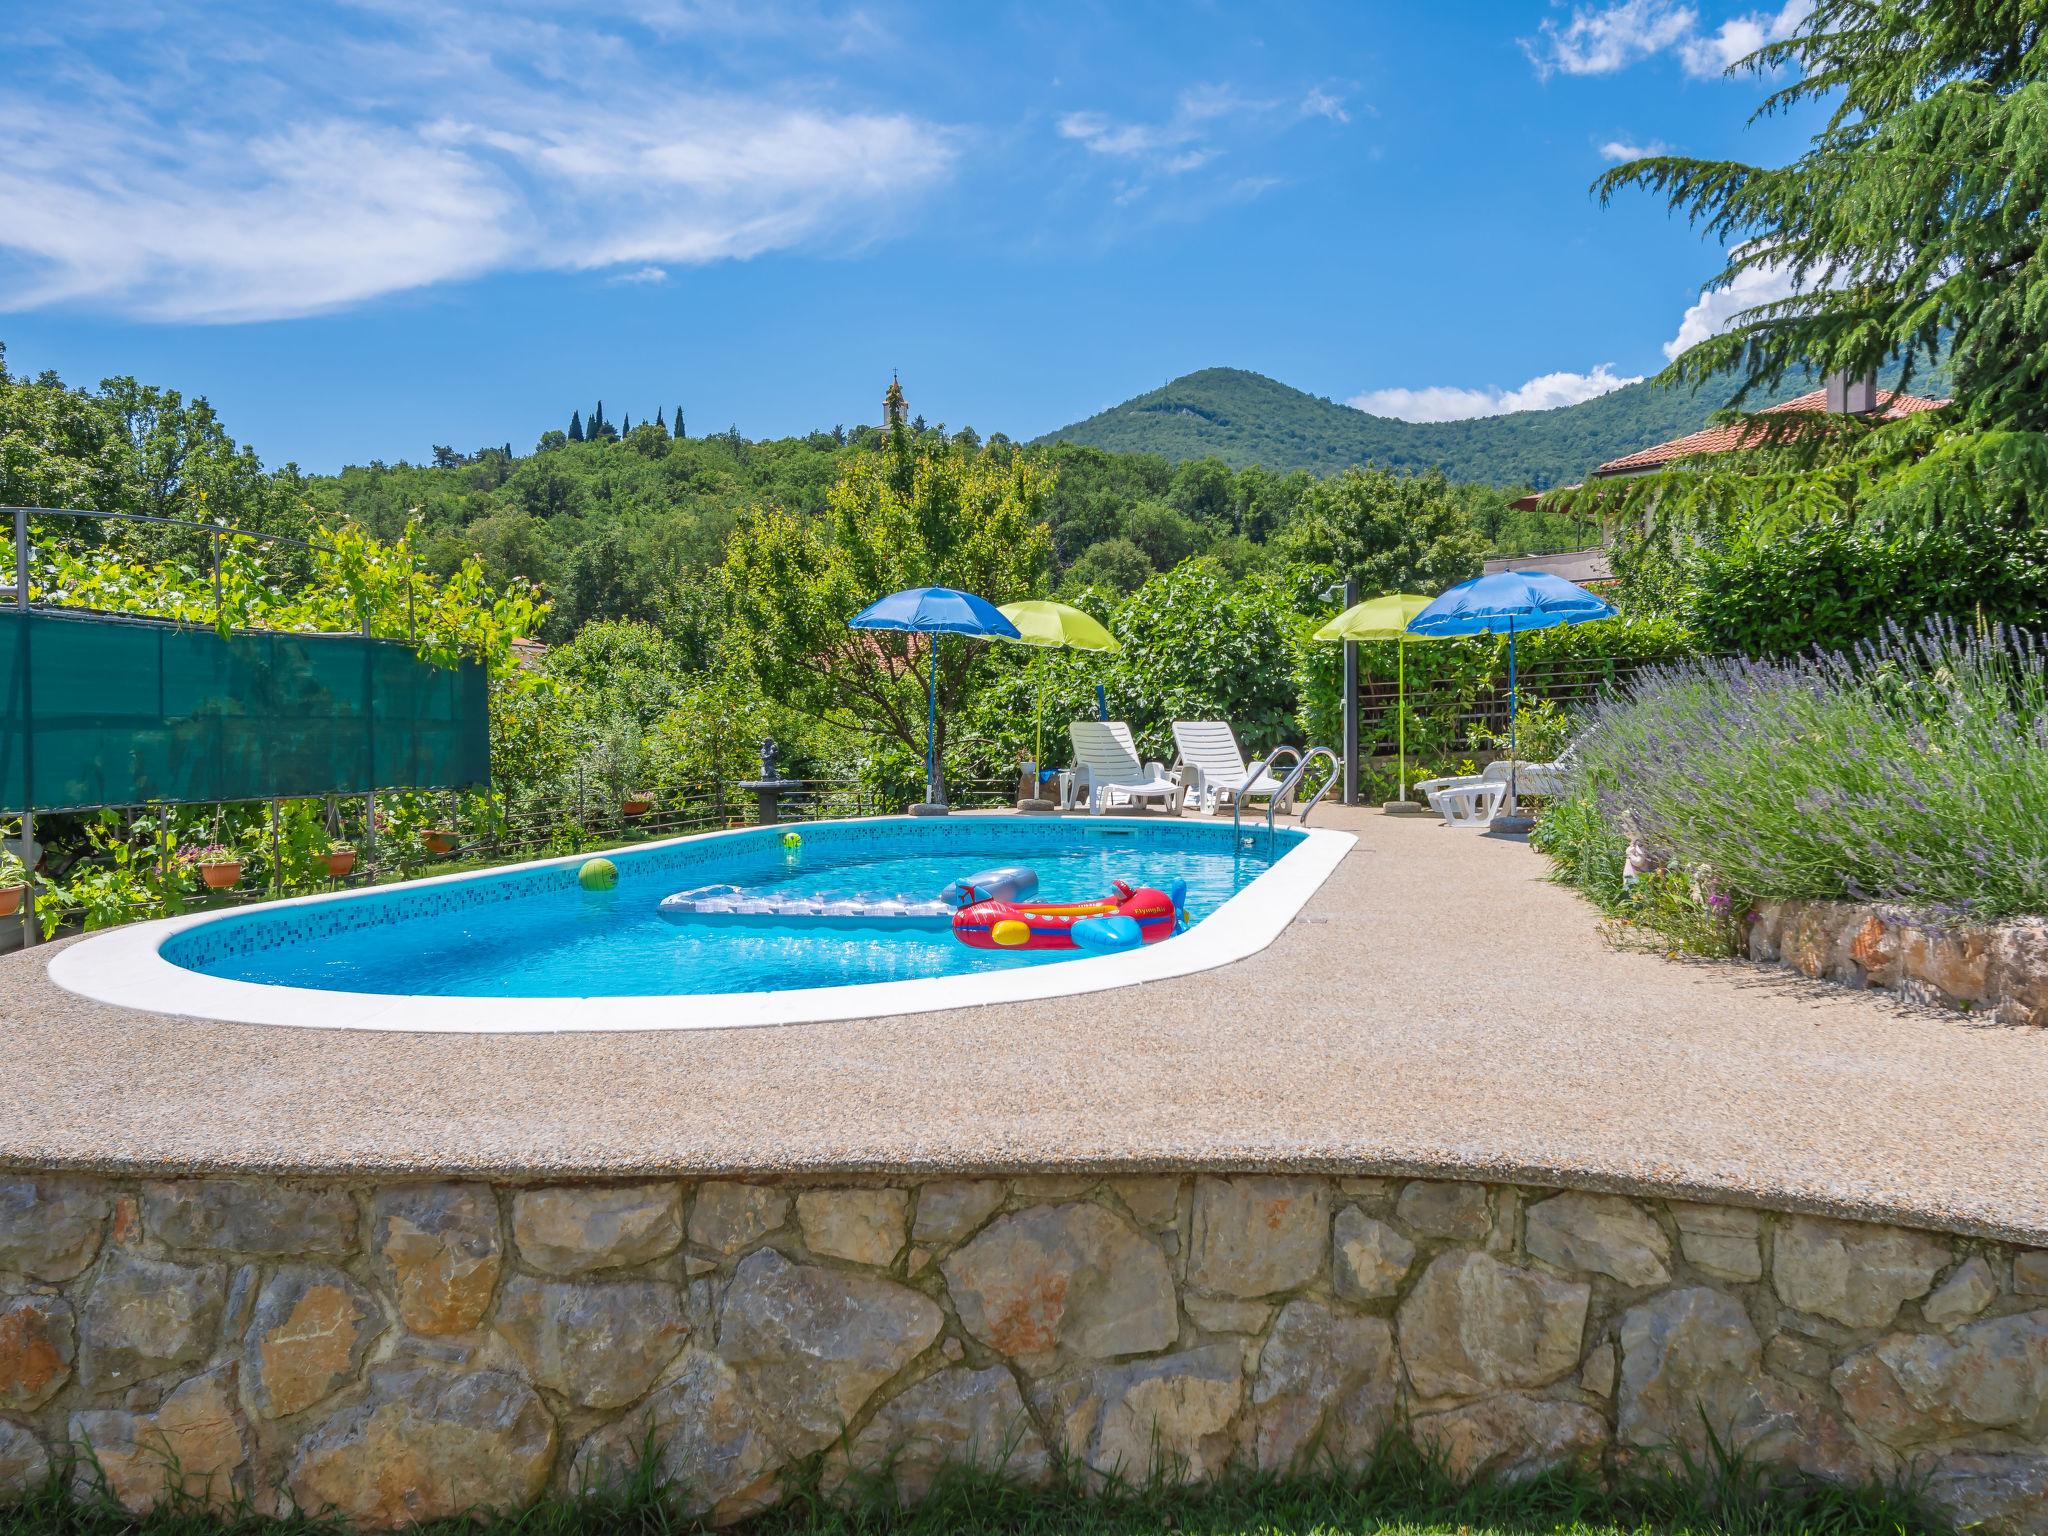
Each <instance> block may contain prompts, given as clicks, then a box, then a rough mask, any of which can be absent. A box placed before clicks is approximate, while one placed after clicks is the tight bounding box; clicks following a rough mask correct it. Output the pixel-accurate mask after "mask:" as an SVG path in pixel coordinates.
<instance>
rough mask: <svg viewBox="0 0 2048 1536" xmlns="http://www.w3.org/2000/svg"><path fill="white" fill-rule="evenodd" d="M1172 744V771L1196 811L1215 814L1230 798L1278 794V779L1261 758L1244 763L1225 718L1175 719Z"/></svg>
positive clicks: (1251, 797) (1249, 797) (1279, 786)
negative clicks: (1176, 754) (1190, 798)
mask: <svg viewBox="0 0 2048 1536" xmlns="http://www.w3.org/2000/svg"><path fill="white" fill-rule="evenodd" d="M1173 745H1174V747H1175V749H1176V751H1178V753H1179V754H1180V755H1179V757H1178V758H1177V759H1176V760H1175V762H1174V765H1173V771H1174V773H1175V774H1176V776H1178V777H1179V779H1180V781H1181V782H1182V783H1183V784H1185V785H1186V786H1187V789H1188V794H1189V795H1190V796H1192V797H1193V799H1194V803H1195V809H1196V810H1199V811H1207V812H1210V813H1211V814H1215V813H1218V812H1221V811H1222V809H1223V807H1224V806H1225V805H1227V804H1228V803H1229V802H1230V801H1232V800H1245V801H1250V800H1252V799H1254V798H1262V799H1267V800H1270V799H1272V798H1273V797H1274V796H1275V795H1277V794H1279V793H1280V790H1281V787H1282V786H1281V782H1280V780H1278V779H1276V778H1274V777H1273V775H1272V774H1270V773H1268V772H1266V760H1265V759H1264V758H1259V759H1258V760H1257V761H1255V762H1251V763H1247V762H1245V760H1244V753H1243V751H1242V750H1240V749H1239V747H1238V745H1237V733H1236V732H1235V731H1233V730H1231V728H1230V725H1229V723H1228V722H1227V721H1223V720H1176V721H1174V722H1173ZM1289 798H1290V799H1292V798H1293V797H1292V795H1291V794H1290V796H1289Z"/></svg>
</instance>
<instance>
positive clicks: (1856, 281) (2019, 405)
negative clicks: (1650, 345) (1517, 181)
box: [1594, 0, 2048, 431]
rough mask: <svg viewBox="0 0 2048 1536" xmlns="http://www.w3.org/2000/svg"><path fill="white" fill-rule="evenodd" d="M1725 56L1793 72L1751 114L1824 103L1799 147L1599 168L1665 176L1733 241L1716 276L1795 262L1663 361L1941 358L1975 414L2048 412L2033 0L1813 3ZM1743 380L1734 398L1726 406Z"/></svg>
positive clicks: (1656, 185) (1769, 369)
mask: <svg viewBox="0 0 2048 1536" xmlns="http://www.w3.org/2000/svg"><path fill="white" fill-rule="evenodd" d="M1733 68H1735V69H1747V70H1751V71H1754V72H1756V73H1759V74H1762V75H1765V76H1774V75H1776V74H1777V73H1778V72H1779V71H1781V70H1784V71H1789V72H1790V73H1791V75H1792V80H1791V83H1790V84H1787V85H1785V86H1783V87H1781V88H1780V89H1778V90H1777V91H1775V92H1773V93H1772V95H1771V96H1770V97H1769V98H1768V99H1767V100H1766V102H1765V104H1764V106H1763V108H1762V109H1761V111H1762V112H1763V113H1778V112H1784V111H1787V110H1789V109H1791V108H1793V107H1794V106H1797V105H1799V104H1801V103H1804V102H1808V101H1822V100H1828V101H1831V102H1832V106H1831V110H1830V112H1829V115H1828V117H1827V120H1826V122H1825V124H1824V125H1823V127H1822V128H1821V130H1820V132H1818V133H1817V134H1815V135H1814V137H1813V138H1812V140H1811V141H1810V143H1809V146H1808V148H1807V150H1806V152H1805V153H1804V154H1803V155H1801V156H1800V157H1799V158H1798V159H1797V160H1795V161H1793V162H1792V163H1791V164H1790V165H1787V166H1782V167H1776V168H1770V167H1763V166H1754V165H1747V164H1744V163H1742V162H1739V161H1733V160H1702V159H1694V158H1690V157H1687V156H1682V155H1656V156H1651V157H1648V158H1645V159H1639V160H1633V161H1630V162H1629V163H1627V164H1625V165H1620V166H1617V167H1615V169H1613V170H1612V171H1609V172H1608V173H1607V174H1606V175H1604V176H1602V177H1601V178H1600V180H1599V181H1598V182H1596V183H1595V184H1594V185H1595V190H1596V191H1597V192H1598V194H1599V196H1600V197H1601V199H1602V201H1603V202H1604V201H1606V200H1607V199H1609V198H1611V197H1612V196H1613V195H1614V194H1615V193H1616V192H1618V191H1620V190H1621V189H1623V188H1626V187H1643V188H1647V189H1649V190H1651V191H1653V192H1659V193H1662V194H1663V195H1664V196H1665V197H1666V198H1667V199H1668V200H1669V202H1670V205H1671V206H1672V208H1673V209H1675V210H1676V211H1678V212H1681V213H1683V214H1685V215H1687V216H1688V217H1690V218H1691V219H1692V220H1693V221H1694V222H1695V223H1696V224H1699V225H1702V226H1704V227H1705V228H1706V230H1707V231H1708V232H1709V233H1710V234H1712V235H1714V236H1715V237H1716V238H1718V239H1719V240H1721V241H1723V242H1724V243H1726V244H1728V245H1729V246H1730V247H1731V248H1732V250H1731V254H1730V256H1729V259H1728V264H1727V266H1726V267H1724V268H1723V269H1722V271H1721V272H1720V273H1719V274H1717V275H1716V276H1715V277H1714V278H1713V279H1712V281H1711V282H1710V283H1709V285H1708V286H1709V287H1710V288H1724V287H1729V286H1731V285H1733V284H1734V283H1735V282H1736V281H1738V280H1739V279H1741V278H1742V277H1744V276H1746V275H1750V274H1774V273H1779V272H1785V273H1789V274H1791V275H1792V276H1793V277H1794V278H1795V280H1797V282H1798V283H1799V285H1800V286H1799V290H1798V291H1797V292H1795V293H1794V294H1793V295H1792V296H1791V297H1789V298H1785V299H1780V300H1776V301H1773V302H1770V303H1766V304H1760V305H1757V306H1754V307H1752V308H1750V309H1748V310H1746V311H1744V312H1743V313H1742V314H1741V315H1740V316H1739V317H1738V320H1737V323H1736V324H1735V325H1734V326H1733V327H1732V328H1730V329H1729V330H1727V331H1725V332H1724V333H1722V334H1721V335H1718V336H1715V337H1712V338H1710V339H1709V340H1706V341H1703V342H1701V343H1699V344H1698V345H1696V346H1694V347H1692V348H1690V349H1688V350H1687V351H1686V352H1685V353H1684V354H1683V355H1681V356H1680V357H1679V358H1678V359H1677V360H1676V361H1675V362H1674V363H1673V364H1672V366H1671V367H1670V368H1668V369H1666V370H1665V377H1667V378H1669V379H1674V380H1688V381H1698V380H1703V379H1706V378H1707V377H1709V376H1710V375H1712V374H1714V373H1716V372H1718V371H1719V370H1721V369H1724V368H1734V369H1737V370H1739V372H1740V374H1741V376H1742V379H1743V387H1742V393H1743V394H1748V393H1750V392H1753V391H1755V390H1758V389H1762V388H1767V387H1769V386H1771V385H1774V384H1776V383H1777V382H1778V381H1779V380H1781V379H1782V378H1784V377H1785V375H1786V374H1787V373H1789V372H1791V371H1793V370H1795V369H1799V368H1802V367H1811V368H1814V369H1818V370H1822V371H1832V370H1835V369H1846V370H1848V371H1849V372H1850V373H1851V374H1852V375H1860V374H1862V373H1863V372H1865V371H1866V370H1870V369H1875V368H1878V367H1881V366H1883V365H1884V364H1886V363H1888V362H1890V361H1892V360H1893V359H1898V360H1900V361H1901V362H1902V363H1903V365H1904V368H1905V377H1906V378H1907V379H1908V380H1910V379H1911V377H1912V375H1913V372H1914V371H1915V370H1916V369H1917V368H1922V367H1925V366H1926V365H1928V364H1930V363H1933V362H1936V361H1937V360H1939V359H1940V358H1941V357H1942V356H1943V354H1944V353H1946V355H1947V356H1948V358H1949V361H1950V366H1951V369H1952V372H1953V377H1954V381H1955V393H1956V398H1957V402H1958V405H1959V407H1960V413H1961V414H1962V415H1963V416H1965V417H1966V418H1967V419H1968V420H1969V421H1970V422H1971V423H1972V424H1973V425H1977V426H1987V427H2009V428H2023V429H2026V430H2030V431H2039V430H2043V429H2048V252H2044V251H2043V249H2042V219H2041V212H2042V199H2043V187H2044V184H2048V180H2044V178H2048V123H2044V115H2048V103H2044V100H2043V96H2044V92H2048V39H2044V34H2043V27H2042V18H2041V10H2040V6H2039V5H2038V4H2037V3H2035V0H1976V3H1967V4H1964V3H1948V0H1816V3H1815V4H1814V5H1813V8H1812V9H1811V10H1810V11H1809V12H1808V14H1807V16H1806V18H1805V19H1804V20H1803V21H1802V22H1801V23H1800V24H1799V26H1798V27H1797V29H1796V30H1795V31H1794V32H1793V33H1792V35H1791V36H1790V37H1788V38H1786V39H1784V40H1783V41H1781V42H1776V43H1771V44H1768V45H1767V46H1765V47H1763V48H1760V49H1758V50H1757V51H1756V52H1754V53H1752V54H1750V55H1749V56H1748V57H1747V58H1745V59H1742V60H1740V61H1738V63H1737V64H1736V65H1734V66H1733ZM1741 398H1742V395H1738V397H1737V400H1738V403H1739V401H1740V400H1741Z"/></svg>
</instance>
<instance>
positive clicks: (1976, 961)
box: [1899, 927, 1991, 1008]
mask: <svg viewBox="0 0 2048 1536" xmlns="http://www.w3.org/2000/svg"><path fill="white" fill-rule="evenodd" d="M1990 969H1991V942H1990V934H1989V931H1988V930H1986V929H1983V928H1977V927H1963V928H1956V929H1941V930H1934V931H1929V930H1927V929H1924V928H1902V929H1900V930H1899V978H1900V982H1901V984H1902V986H1904V987H1905V990H1907V991H1909V992H1911V993H1912V994H1913V995H1915V996H1922V997H1926V998H1928V999H1929V1000H1930V1001H1934V1002H1940V1003H1945V1004H1947V1005H1948V1006H1949V1007H1951V1008H1957V1007H1963V1006H1966V1005H1974V1004H1977V1003H1981V1002H1983V1001H1984V995H1985V991H1986V984H1987V982H1988V981H1989V979H1990ZM1911 983H1918V984H1919V985H1918V986H1917V987H1914V986H1912V985H1910V984H1911Z"/></svg>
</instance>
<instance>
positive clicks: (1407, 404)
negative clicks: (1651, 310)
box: [1345, 363, 1642, 421]
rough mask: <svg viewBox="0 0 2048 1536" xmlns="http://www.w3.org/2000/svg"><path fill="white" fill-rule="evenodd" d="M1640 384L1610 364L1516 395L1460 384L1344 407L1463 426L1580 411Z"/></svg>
mask: <svg viewBox="0 0 2048 1536" xmlns="http://www.w3.org/2000/svg"><path fill="white" fill-rule="evenodd" d="M1641 381H1642V375H1640V374H1636V375H1632V376H1629V377H1623V376H1622V375H1620V374H1617V373H1616V372H1615V371H1614V368H1613V366H1612V365H1611V364H1608V363H1597V364H1595V365H1594V366H1593V367H1592V368H1590V369H1588V370H1587V371H1586V372H1584V373H1570V372H1559V373H1543V374H1538V375H1537V376H1536V377H1535V378H1533V379H1530V380H1529V381H1528V382H1527V383H1525V384H1520V385H1517V386H1516V387H1515V388H1513V389H1494V388H1471V387H1465V386H1460V385H1455V384H1431V385H1425V386H1423V387H1422V388H1419V389H1400V388H1395V389H1369V390H1366V391H1365V392H1364V393H1363V394H1358V395H1353V396H1352V397H1351V398H1350V399H1349V400H1347V401H1345V404H1346V405H1350V406H1353V407H1355V408H1357V409H1358V410H1361V411H1365V412H1367V413H1369V414H1370V415H1374V416H1393V417H1397V418H1398V419H1400V420H1402V421H1464V420H1467V419H1469V418H1471V417H1474V416H1504V415H1506V414H1507V413H1508V412H1510V411H1548V410H1554V409H1556V408H1557V407H1558V406H1562V405H1577V404H1579V402H1581V401H1582V400H1591V399H1593V398H1595V397H1596V396H1599V395H1604V394H1607V393H1609V392H1610V391H1612V390H1617V389H1620V388H1621V387H1622V386H1623V385H1625V384H1637V383H1640V382H1641Z"/></svg>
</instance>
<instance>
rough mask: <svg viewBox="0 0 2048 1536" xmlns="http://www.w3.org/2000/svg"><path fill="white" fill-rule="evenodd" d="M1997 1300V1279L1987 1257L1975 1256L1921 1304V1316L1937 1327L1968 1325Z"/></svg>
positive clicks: (1971, 1256) (1963, 1263)
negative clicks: (1985, 1259) (1987, 1261)
mask: <svg viewBox="0 0 2048 1536" xmlns="http://www.w3.org/2000/svg"><path fill="white" fill-rule="evenodd" d="M1997 1299H1998V1280H1997V1277H1996V1276H1994V1275H1993V1274H1992V1273H1991V1266H1990V1265H1989V1264H1987V1263H1986V1262H1985V1261H1984V1255H1983V1254H1981V1253H1973V1254H1971V1255H1970V1256H1969V1257H1968V1258H1967V1259H1965V1260H1963V1262H1962V1263H1960V1264H1958V1265H1957V1266H1956V1267H1955V1272H1954V1273H1953V1274H1951V1275H1950V1276H1949V1277H1948V1278H1947V1279H1946V1280H1944V1281H1942V1282H1941V1284H1940V1285H1938V1286H1936V1287H1935V1290H1934V1294H1933V1295H1932V1296H1929V1297H1928V1298H1927V1299H1926V1300H1925V1301H1923V1302H1922V1303H1921V1304H1920V1315H1921V1316H1922V1317H1924V1318H1926V1319H1927V1321H1928V1322H1930V1323H1932V1324H1934V1326H1935V1327H1937V1328H1947V1327H1951V1326H1953V1325H1954V1324H1956V1323H1966V1322H1968V1321H1969V1320H1970V1319H1971V1318H1973V1317H1975V1316H1976V1315H1977V1314H1978V1313H1979V1312H1982V1311H1983V1310H1984V1309H1985V1308H1986V1307H1988V1306H1990V1305H1991V1303H1992V1302H1994V1301H1996V1300H1997Z"/></svg>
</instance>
